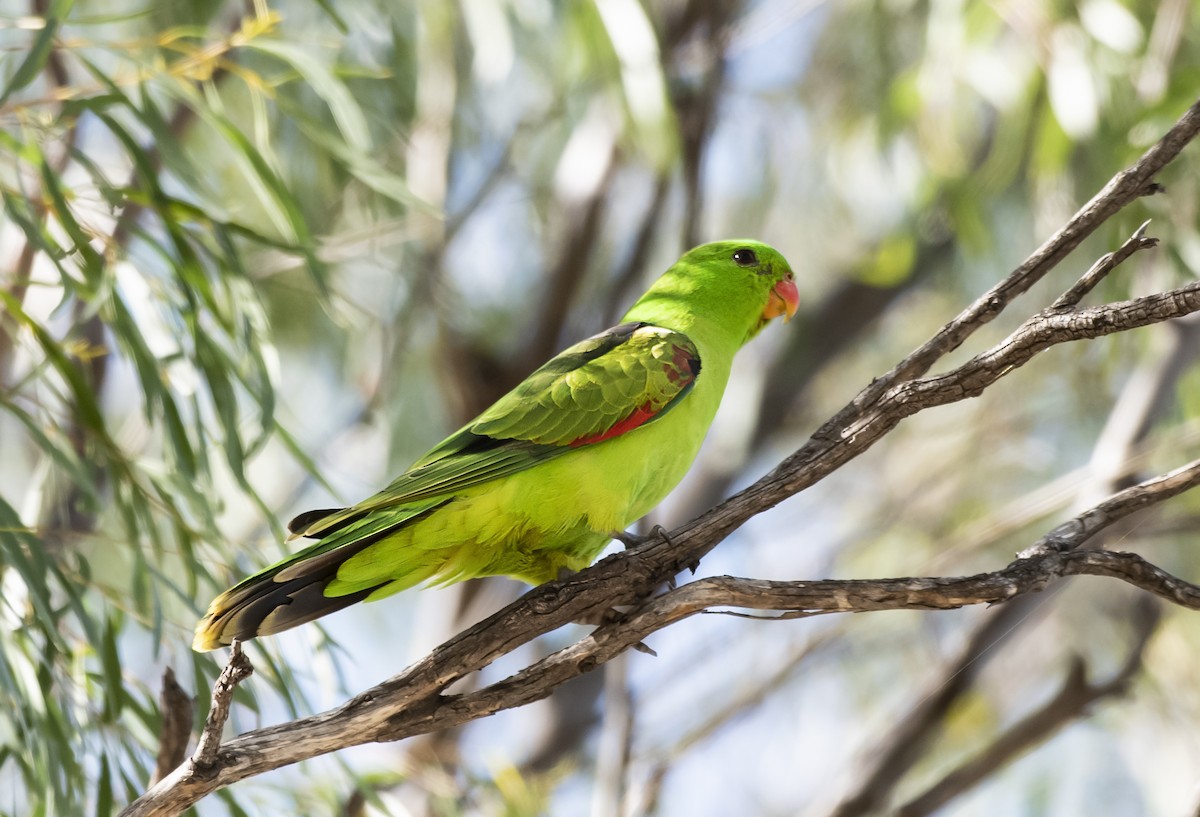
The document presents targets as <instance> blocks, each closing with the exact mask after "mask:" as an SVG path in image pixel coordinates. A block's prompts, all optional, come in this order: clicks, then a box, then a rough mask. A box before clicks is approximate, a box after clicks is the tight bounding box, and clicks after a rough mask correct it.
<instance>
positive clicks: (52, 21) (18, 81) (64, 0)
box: [0, 0, 75, 105]
mask: <svg viewBox="0 0 1200 817" xmlns="http://www.w3.org/2000/svg"><path fill="white" fill-rule="evenodd" d="M73 5H75V0H54V1H53V2H52V3H51V4H50V9H49V11H47V12H46V25H45V26H44V27H43V28H42V30H41V31H39V32H38V34H37V36H36V37H34V39H33V45H32V46H30V48H29V53H28V54H26V55H25V59H24V60H22V62H21V64H20V65H19V66H17V70H16V71H15V72H14V73H13V75H12V78H11V79H9V81H8V85H6V86H5V88H4V92H3V93H0V105H3V104H4V103H5V102H7V101H8V99H9V97H11V96H12V95H13V94H14V93H16V92H17V91H19V90H21V89H22V88H24V87H25V86H27V85H29V83H31V82H33V81H34V79H36V78H37V76H38V74H40V73H41V72H42V69H44V68H45V67H46V62H47V61H48V60H49V59H50V54H51V53H52V52H53V50H54V36H55V35H56V34H57V33H58V28H59V26H60V25H62V21H63V19H64V18H65V17H66V16H67V15H68V14H69V13H70V11H71V7H72V6H73Z"/></svg>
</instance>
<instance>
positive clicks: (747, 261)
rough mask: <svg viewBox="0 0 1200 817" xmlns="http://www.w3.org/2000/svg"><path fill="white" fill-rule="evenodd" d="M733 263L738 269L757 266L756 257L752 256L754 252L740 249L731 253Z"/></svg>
mask: <svg viewBox="0 0 1200 817" xmlns="http://www.w3.org/2000/svg"><path fill="white" fill-rule="evenodd" d="M733 263H735V264H737V265H738V266H739V267H753V266H755V265H756V264H758V256H757V255H755V254H754V250H752V249H749V248H748V247H742V248H741V249H740V250H734V251H733Z"/></svg>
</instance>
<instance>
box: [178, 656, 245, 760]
mask: <svg viewBox="0 0 1200 817" xmlns="http://www.w3.org/2000/svg"><path fill="white" fill-rule="evenodd" d="M253 672H254V666H253V665H252V664H251V663H250V659H249V658H247V657H246V654H245V653H244V652H242V645H241V643H240V642H238V640H237V639H234V641H233V644H232V645H230V648H229V663H228V664H226V665H225V669H223V670H221V674H220V676H218V677H217V682H216V683H215V684H213V694H212V706H211V707H210V708H209V710H208V718H207V719H206V720H205V721H204V731H203V732H201V733H200V741H199V743H198V744H197V745H196V751H195V752H193V753H192V765H193V766H195V767H196V768H197V769H202V770H206V769H210V768H212V766H213V764H215V763H216V761H217V752H218V750H220V748H221V732H222V730H224V728H225V721H227V720H229V708H230V706H231V705H232V704H233V693H234V691H235V690H236V689H237V685H238V684H240V683H241V682H242V681H244V680H246V679H247V678H249V677H250V675H251V674H252V673H253Z"/></svg>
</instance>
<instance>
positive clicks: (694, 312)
mask: <svg viewBox="0 0 1200 817" xmlns="http://www.w3.org/2000/svg"><path fill="white" fill-rule="evenodd" d="M711 312H713V313H714V314H719V315H721V318H720V319H718V318H716V317H713V316H711V315H710V314H709V313H710V310H706V309H697V308H696V302H695V301H694V300H686V299H682V298H678V297H677V296H674V295H673V294H672V293H669V292H668V293H656V292H654V291H653V290H651V291H650V292H648V293H646V294H645V295H644V296H643V297H642V298H641V299H640V300H639V301H638V302H637V303H636V304H634V305H633V306H632V307H631V308H630V310H629V311H628V312H626V313H625V316H624V317H623V318H622V319H621V320H622V322H627V321H645V322H646V323H650V324H653V325H655V326H661V327H663V328H665V329H671V330H673V331H676V332H682V333H683V334H685V335H687V336H688V337H689V338H690V339H691V340H692V342H693V343H695V344H696V345H697V346H698V347H699V348H700V349H701V351H702V352H703V351H711V352H718V353H719V354H722V355H728V356H731V357H732V355H733V353H734V352H736V351H737V350H738V349H740V348H741V347H742V344H744V343H745V342H746V341H747V340H749V339H750V337H751V336H752V335H753V334H754V333H753V331H748V330H747V328H746V327H747V325H749V323H750V322H751V321H753V318H752V319H750V320H749V321H742V320H738V319H737V316H734V315H730V314H728V312H723V311H722V310H711Z"/></svg>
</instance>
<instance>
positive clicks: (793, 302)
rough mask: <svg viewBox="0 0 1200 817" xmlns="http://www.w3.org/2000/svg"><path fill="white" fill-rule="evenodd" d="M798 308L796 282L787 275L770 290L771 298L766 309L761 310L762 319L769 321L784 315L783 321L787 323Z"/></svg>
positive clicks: (798, 300) (798, 292) (798, 294)
mask: <svg viewBox="0 0 1200 817" xmlns="http://www.w3.org/2000/svg"><path fill="white" fill-rule="evenodd" d="M799 306H800V290H798V289H796V282H795V281H793V280H792V276H791V274H790V273H789V274H788V277H787V278H784V279H783V280H782V281H780V282H779V283H778V284H776V285H775V286H774V288H773V289H772V290H771V297H770V298H769V299H768V300H767V307H766V309H764V310H763V319H764V320H768V321H769V320H771V319H772V318H778V317H779V316H780V315H784V316H785V317H784V320H785V321H789V320H791V319H792V318H793V317H795V315H796V310H797V309H798V308H799Z"/></svg>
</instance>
